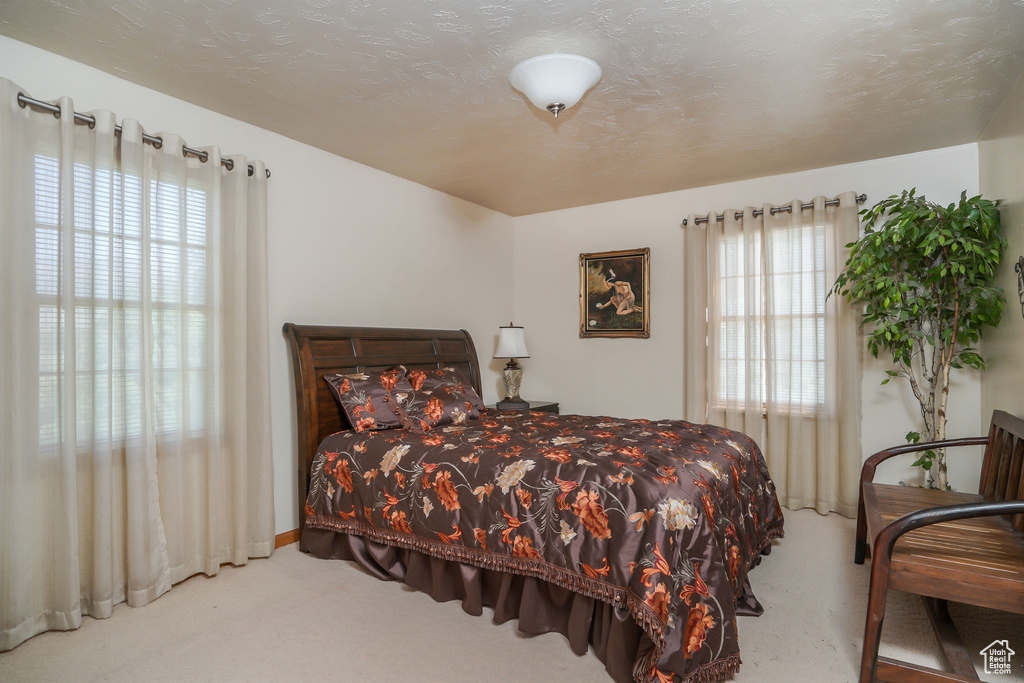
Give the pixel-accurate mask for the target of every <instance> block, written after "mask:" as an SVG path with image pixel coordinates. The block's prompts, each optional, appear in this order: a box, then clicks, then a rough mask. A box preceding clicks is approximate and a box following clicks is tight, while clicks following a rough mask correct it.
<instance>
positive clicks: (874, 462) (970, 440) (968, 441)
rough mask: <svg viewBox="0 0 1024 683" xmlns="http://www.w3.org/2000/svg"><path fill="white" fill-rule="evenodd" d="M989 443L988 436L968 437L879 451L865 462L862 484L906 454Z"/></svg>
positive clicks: (862, 470) (862, 467) (862, 469)
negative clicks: (879, 466)
mask: <svg viewBox="0 0 1024 683" xmlns="http://www.w3.org/2000/svg"><path fill="white" fill-rule="evenodd" d="M987 443H988V437H987V436H968V437H964V438H962V439H943V440H941V441H925V442H924V443H908V444H904V445H902V446H893V447H892V448H886V449H885V450H884V451H878V452H877V453H875V454H873V455H871V456H870V457H869V458H868V459H867V460H865V461H864V465H863V466H861V470H860V482H861V485H862V486H863V485H864V483H865V482H869V481H872V480H873V479H874V478H875V470H876V469H877V468H878V465H879V464H880V463H882V462H885V461H886V460H888V459H889V458H892V457H895V456H897V455H903V454H904V453H916V452H918V451H927V450H932V449H936V448H952V447H955V446H984V445H985V444H987Z"/></svg>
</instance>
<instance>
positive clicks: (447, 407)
mask: <svg viewBox="0 0 1024 683" xmlns="http://www.w3.org/2000/svg"><path fill="white" fill-rule="evenodd" d="M399 367H402V366H399ZM403 369H404V368H403ZM406 377H407V378H408V381H409V384H410V386H411V387H412V390H413V395H412V397H411V398H410V399H409V400H408V401H407V402H406V403H404V404H403V406H402V407H403V408H404V410H405V412H406V413H407V414H408V416H409V417H410V418H412V420H413V421H414V422H416V423H418V425H419V427H420V429H422V430H423V431H429V430H431V429H433V428H434V427H440V426H442V425H446V424H461V423H462V422H465V421H466V420H475V419H477V418H479V417H480V411H481V410H482V409H483V407H484V402H483V401H482V400H481V399H480V396H479V394H477V393H476V391H475V390H474V389H473V385H471V384H470V383H469V381H468V380H467V379H466V376H465V375H463V374H462V373H461V372H460V371H459V370H458V369H457V368H439V369H437V370H406Z"/></svg>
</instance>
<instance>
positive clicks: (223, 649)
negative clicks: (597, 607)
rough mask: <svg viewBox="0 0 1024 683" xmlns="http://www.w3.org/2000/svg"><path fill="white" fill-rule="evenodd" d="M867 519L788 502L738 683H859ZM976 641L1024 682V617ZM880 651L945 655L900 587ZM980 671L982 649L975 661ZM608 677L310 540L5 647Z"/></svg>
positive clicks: (546, 641)
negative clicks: (318, 551) (857, 554)
mask: <svg viewBox="0 0 1024 683" xmlns="http://www.w3.org/2000/svg"><path fill="white" fill-rule="evenodd" d="M853 531H854V525H853V522H851V521H850V520H846V519H843V518H841V517H838V516H836V515H830V516H828V517H822V516H819V515H817V514H815V513H814V512H813V511H810V510H801V511H799V512H787V514H786V538H785V539H782V540H781V541H777V542H776V543H775V547H774V550H773V552H772V554H771V555H770V556H769V557H767V558H765V560H764V562H763V563H762V564H761V566H760V567H758V568H757V569H756V570H755V571H754V572H753V573H752V574H751V583H752V585H753V588H754V592H755V594H756V595H757V597H758V598H759V599H760V601H761V602H762V604H763V605H764V607H765V613H764V615H763V616H761V617H759V618H741V619H740V622H739V631H740V648H741V650H742V657H743V668H742V670H741V671H740V673H739V674H738V675H736V676H735V678H734V679H733V680H735V681H737V682H739V683H747V682H757V683H760V682H767V683H773V682H779V683H782V682H785V683H802V682H807V683H818V682H829V683H831V682H841V681H855V680H856V670H857V666H858V662H859V657H860V640H861V634H862V629H863V620H864V605H865V603H866V595H867V583H868V573H869V569H868V565H864V566H857V565H854V564H853V562H852V560H851V558H852V555H853V550H852V549H853ZM952 611H953V615H954V619H956V620H957V623H958V624H959V625H960V626H961V632H962V633H963V635H964V638H965V640H966V641H967V644H968V646H969V647H970V648H971V650H972V651H973V652H979V651H980V649H981V648H982V647H984V646H986V645H988V644H989V643H990V642H992V641H993V640H996V639H1000V640H1002V639H1008V640H1009V641H1010V646H1011V648H1012V649H1013V650H1015V651H1016V652H1017V653H1019V654H1017V655H1016V657H1015V658H1014V659H1013V660H1012V662H1011V663H1012V666H1013V674H1012V675H1010V676H1006V675H993V676H986V675H984V674H982V680H987V681H996V682H999V683H1009V682H1010V681H1014V682H1016V683H1020V682H1021V681H1024V617H1021V616H1017V615H1010V614H1006V613H1002V612H991V611H985V610H977V609H973V608H969V607H964V606H958V605H954V606H952ZM884 633H885V643H884V644H883V647H882V653H883V654H887V655H889V656H894V657H898V658H901V659H908V660H910V661H914V662H918V663H921V664H926V665H929V666H940V665H941V660H940V655H939V651H938V646H937V645H936V644H935V642H934V637H933V635H932V632H931V627H930V626H929V624H928V620H927V618H926V617H925V615H924V610H923V608H922V607H921V605H920V602H919V601H918V599H916V598H914V597H912V596H908V595H904V594H901V593H896V592H890V596H889V609H888V612H887V616H886V622H885V629H884ZM976 664H977V666H978V670H979V672H981V671H982V668H981V667H982V661H981V657H980V655H979V656H978V657H977V662H976ZM292 680H328V681H473V682H476V681H607V680H609V679H608V677H607V674H605V672H604V669H603V667H602V666H601V664H600V662H598V661H597V659H596V658H595V657H593V655H586V656H583V657H577V656H575V655H573V654H572V652H571V651H570V650H569V647H568V645H567V643H566V642H565V639H564V638H563V637H562V636H560V635H555V634H549V635H543V636H536V637H527V636H522V635H520V634H518V632H517V631H516V628H515V622H511V623H508V624H504V625H501V626H495V625H494V624H492V623H491V622H490V621H489V618H488V617H487V616H485V617H482V618H474V617H470V616H468V615H466V614H465V613H464V612H463V611H462V609H461V606H460V605H459V603H458V602H449V603H444V604H439V603H435V602H434V601H433V600H431V599H430V598H429V597H427V596H425V595H423V594H421V593H417V592H414V591H411V590H409V589H407V588H405V587H403V586H401V585H399V584H396V583H385V582H382V581H378V580H377V579H375V578H372V577H370V576H368V575H366V574H364V573H363V572H361V571H360V570H359V569H357V568H356V567H355V566H354V565H353V564H350V563H347V562H339V561H323V560H317V559H314V558H311V557H309V556H306V555H304V554H302V553H300V552H299V551H298V546H297V545H291V546H287V547H284V548H281V549H279V550H278V551H277V552H275V553H274V555H273V557H271V558H270V559H267V560H256V561H253V562H252V563H250V564H249V566H247V567H241V568H231V567H225V568H224V569H223V570H222V572H221V574H220V575H219V576H217V577H215V578H212V579H210V578H206V577H194V578H192V579H189V580H188V581H185V582H184V583H182V584H180V585H178V586H176V587H175V588H174V589H173V590H171V591H170V592H169V593H167V594H166V595H164V596H163V597H161V598H160V599H159V600H157V601H156V602H154V603H153V604H151V605H149V606H147V607H144V608H140V609H130V608H128V607H125V606H124V605H121V606H118V607H117V608H115V610H114V615H113V616H112V617H111V618H110V619H106V620H93V619H86V620H85V623H84V624H83V626H82V628H80V629H79V630H77V631H73V632H64V633H55V632H51V633H45V634H42V635H40V636H37V637H36V638H33V639H31V640H29V641H28V642H26V643H24V644H22V645H21V646H19V647H18V648H16V649H15V650H13V651H11V652H8V653H4V654H0V681H5V682H10V681H292Z"/></svg>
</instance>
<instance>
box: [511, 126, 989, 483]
mask: <svg viewBox="0 0 1024 683" xmlns="http://www.w3.org/2000/svg"><path fill="white" fill-rule="evenodd" d="M680 163H685V161H684V160H681V161H680ZM915 186H916V187H917V189H918V193H923V194H926V195H927V196H928V198H929V199H931V200H933V201H938V202H943V203H945V202H949V201H953V200H955V199H956V198H958V197H959V196H960V192H961V190H965V189H966V190H967V191H968V192H976V191H977V189H978V147H977V145H975V144H969V145H962V146H958V147H950V148H947V149H939V150H933V151H929V152H922V153H918V154H910V155H906V156H900V157H892V158H888V159H878V160H874V161H867V162H862V163H856V164H848V165H844V166H834V167H830V168H823V169H817V170H813V171H805V172H800V173H788V174H784V175H777V176H770V177H766V178H757V179H754V180H744V181H740V182H734V183H726V184H722V185H714V186H709V187H702V188H696V189H692V190H683V191H679V192H670V193H665V194H659V195H652V196H648V197H640V198H636V199H626V200H621V201H615V202H608V203H605V204H595V205H591V206H585V207H580V208H576V209H566V210H563V211H552V212H548V213H542V214H534V215H531V216H522V217H518V218H515V219H514V231H515V261H514V264H515V313H516V323H517V324H520V325H524V326H525V328H526V341H527V345H528V348H529V349H530V353H531V358H530V359H528V360H525V361H523V363H522V364H523V366H524V372H523V388H522V392H521V395H522V396H523V397H524V398H530V399H550V400H557V401H559V402H560V403H561V407H562V411H563V412H578V413H585V414H612V415H620V416H624V417H631V416H635V417H655V418H679V417H682V405H683V399H682V397H683V385H682V382H683V381H685V380H684V378H685V377H686V375H687V373H686V372H685V368H683V365H682V330H683V322H682V308H681V303H680V302H681V298H682V291H683V263H682V238H683V232H682V228H681V223H682V219H683V218H685V217H686V216H687V215H688V214H690V213H695V214H698V215H700V214H706V213H709V212H712V211H714V212H716V213H721V212H722V211H723V210H725V209H736V208H742V207H744V206H746V205H750V206H761V205H762V204H764V203H771V204H781V203H788V202H789V201H791V200H792V199H794V198H799V199H801V200H804V201H807V200H810V199H811V198H813V197H815V196H817V195H826V196H829V197H831V196H835V195H837V194H840V193H842V192H847V191H850V190H853V191H856V192H858V193H861V192H863V193H866V194H867V195H868V205H870V204H872V203H874V202H877V201H878V200H880V199H883V198H884V197H887V196H889V195H891V194H895V193H898V192H900V191H901V190H903V189H909V188H911V187H915ZM637 247H650V248H651V338H650V339H580V338H579V254H580V253H582V252H599V251H610V250H618V249H632V248H637ZM864 355H865V358H864V378H863V383H862V392H863V429H862V443H863V449H864V452H865V454H870V453H872V452H874V451H876V450H879V449H881V448H884V447H886V446H890V445H894V444H899V443H903V442H904V435H905V434H906V432H908V431H910V430H911V429H912V428H914V429H916V428H917V425H919V424H921V418H920V414H919V412H918V409H917V407H916V405H917V404H916V401H915V400H914V397H913V395H912V394H911V392H910V390H909V388H907V387H905V386H902V385H893V384H889V385H886V386H884V387H883V386H880V385H879V382H881V380H882V379H884V377H885V375H884V372H883V370H884V369H885V368H886V367H888V365H887V364H886V363H885V362H883V361H881V360H875V359H873V358H871V356H870V354H868V353H867V352H866V351H865V352H864ZM980 386H981V385H980V378H979V376H978V373H974V372H971V371H961V372H960V373H959V374H957V375H955V384H954V387H953V388H952V390H951V398H950V410H949V415H950V419H949V423H948V434H949V435H950V436H974V435H977V434H980V433H982V432H981V431H980V430H981V429H982V425H981V418H980V409H979V404H980V400H981V389H980ZM986 424H987V419H986ZM977 469H978V465H977V464H976V463H975V462H973V461H972V462H969V463H967V464H966V465H965V466H963V467H957V466H955V465H953V464H951V473H950V479H951V482H952V483H953V485H954V486H956V487H957V488H961V489H964V490H969V489H971V488H972V487H976V486H977ZM906 473H907V469H906V468H905V467H902V466H901V467H897V466H894V467H891V468H887V469H885V470H881V471H880V477H881V478H883V479H888V480H896V479H899V478H901V477H903V476H905V475H906ZM972 478H973V479H972Z"/></svg>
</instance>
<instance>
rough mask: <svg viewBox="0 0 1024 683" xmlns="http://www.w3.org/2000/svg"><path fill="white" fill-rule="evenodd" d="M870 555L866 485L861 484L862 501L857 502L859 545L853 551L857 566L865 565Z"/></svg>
mask: <svg viewBox="0 0 1024 683" xmlns="http://www.w3.org/2000/svg"><path fill="white" fill-rule="evenodd" d="M867 554H868V521H867V515H866V514H865V512H864V485H863V484H861V492H860V499H859V501H858V502H857V544H856V546H855V548H854V551H853V561H854V563H855V564H864V558H865V557H866V556H867Z"/></svg>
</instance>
